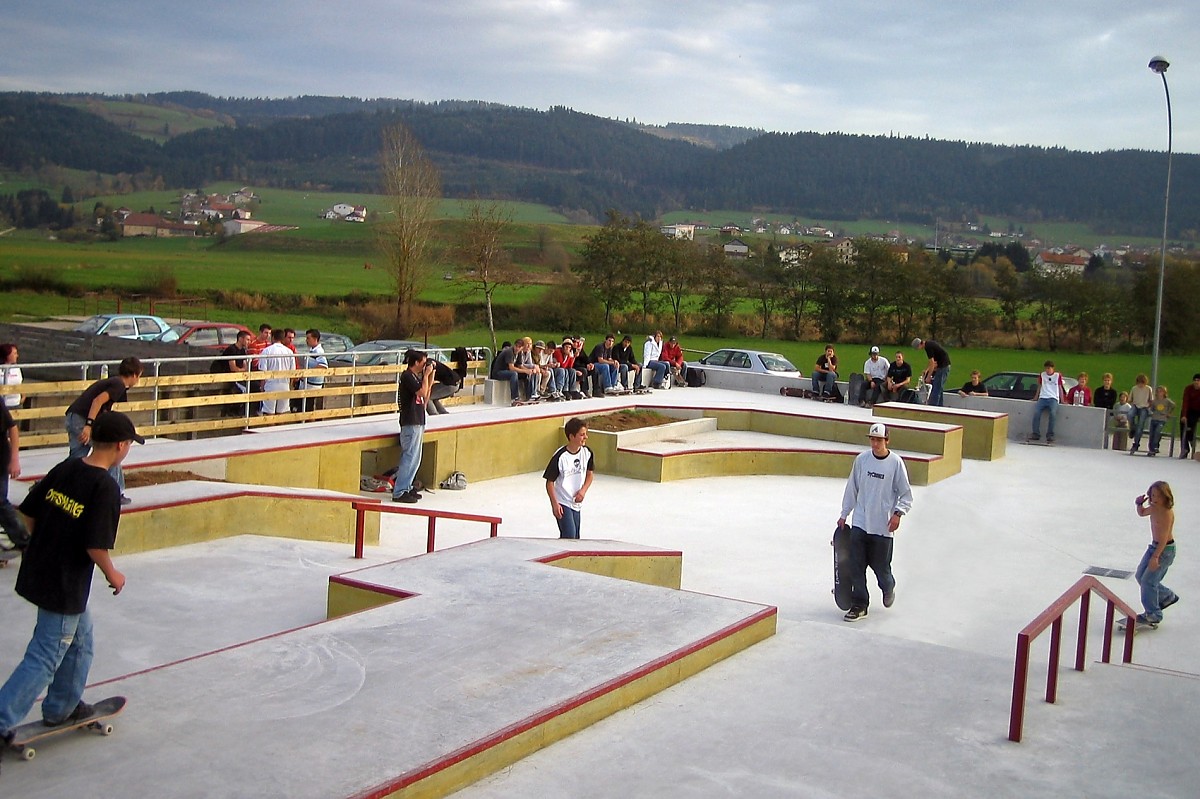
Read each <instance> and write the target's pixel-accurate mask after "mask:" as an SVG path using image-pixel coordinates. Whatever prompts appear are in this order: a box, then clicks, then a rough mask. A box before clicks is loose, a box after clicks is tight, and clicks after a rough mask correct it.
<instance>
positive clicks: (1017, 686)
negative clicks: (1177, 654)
mask: <svg viewBox="0 0 1200 799" xmlns="http://www.w3.org/2000/svg"><path fill="white" fill-rule="evenodd" d="M1092 591H1095V592H1096V593H1098V594H1100V595H1101V596H1102V597H1104V598H1105V600H1106V602H1107V610H1106V611H1105V614H1104V650H1103V652H1102V657H1101V660H1103V662H1105V663H1109V662H1111V659H1112V638H1113V617H1114V615H1115V609H1116V608H1120V610H1121V612H1122V613H1124V614H1125V649H1124V652H1123V653H1122V656H1121V662H1122V663H1130V662H1132V661H1133V629H1134V627H1135V626H1136V625H1135V624H1134V617H1135V616H1137V611H1135V610H1133V609H1132V608H1130V607H1129V606H1128V605H1126V604H1125V603H1124V602H1123V601H1121V598H1120V597H1118V596H1117V595H1116V594H1114V593H1113V592H1112V591H1110V590H1108V588H1107V587H1106V586H1105V585H1104V584H1103V583H1101V582H1100V581H1099V580H1097V579H1096V578H1095V577H1091V576H1085V577H1081V578H1080V579H1079V581H1078V582H1077V583H1075V585H1073V586H1071V587H1070V588H1068V589H1067V591H1066V593H1064V594H1063V595H1062V596H1060V597H1059V598H1058V599H1056V600H1055V601H1054V603H1053V604H1052V605H1050V607H1048V608H1046V609H1045V610H1044V611H1042V613H1041V614H1040V615H1039V616H1038V617H1037V618H1036V619H1034V620H1033V621H1031V622H1029V624H1027V625H1025V629H1023V630H1021V632H1019V633H1017V662H1016V667H1015V669H1014V672H1013V694H1012V710H1011V712H1010V714H1009V719H1008V740H1010V741H1018V742H1019V741H1020V740H1021V729H1022V727H1023V726H1024V722H1025V686H1026V683H1027V681H1028V676H1029V647H1030V645H1031V644H1032V643H1033V640H1034V639H1035V638H1037V637H1038V636H1039V635H1041V634H1042V633H1043V632H1045V631H1046V628H1047V627H1049V628H1051V632H1050V659H1049V665H1048V667H1047V671H1048V674H1047V675H1046V701H1047V702H1050V703H1051V704H1053V703H1054V701H1055V700H1056V699H1057V698H1058V652H1059V644H1060V641H1061V638H1062V621H1063V614H1065V613H1066V612H1067V610H1069V609H1070V607H1071V606H1072V605H1074V604H1075V600H1076V599H1078V600H1079V633H1078V640H1077V641H1076V644H1075V670H1076V671H1083V663H1084V658H1085V654H1086V651H1087V628H1088V609H1089V607H1090V605H1091V592H1092Z"/></svg>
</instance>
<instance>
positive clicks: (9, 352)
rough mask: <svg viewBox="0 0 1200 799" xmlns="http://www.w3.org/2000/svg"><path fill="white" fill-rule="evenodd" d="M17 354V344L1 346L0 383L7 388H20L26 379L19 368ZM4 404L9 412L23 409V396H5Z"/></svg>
mask: <svg viewBox="0 0 1200 799" xmlns="http://www.w3.org/2000/svg"><path fill="white" fill-rule="evenodd" d="M17 354H18V353H17V345H16V344H0V382H3V383H4V385H6V386H19V385H21V381H22V380H23V379H24V378H23V377H22V376H21V367H19V366H17ZM4 404H5V405H7V406H8V409H9V410H11V411H15V410H16V409H17V408H20V407H21V395H20V394H5V395H4Z"/></svg>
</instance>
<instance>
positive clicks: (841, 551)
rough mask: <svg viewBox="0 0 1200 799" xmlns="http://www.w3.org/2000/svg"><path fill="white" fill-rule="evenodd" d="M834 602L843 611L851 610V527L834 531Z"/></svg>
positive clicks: (847, 526)
mask: <svg viewBox="0 0 1200 799" xmlns="http://www.w3.org/2000/svg"><path fill="white" fill-rule="evenodd" d="M829 543H830V544H832V545H833V601H834V602H836V603H837V606H838V607H839V608H841V609H842V610H849V609H850V525H848V524H846V525H841V526H839V527H835V528H834V530H833V540H832V541H830V542H829Z"/></svg>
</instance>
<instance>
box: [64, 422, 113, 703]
mask: <svg viewBox="0 0 1200 799" xmlns="http://www.w3.org/2000/svg"><path fill="white" fill-rule="evenodd" d="M86 424H87V419H84V418H83V417H82V416H80V415H79V414H77V413H68V414H67V459H68V460H69V459H71V458H83V457H86V456H87V454H88V453H89V452H91V451H92V445H91V444H84V443H83V442H82V441H80V440H79V437H80V435H82V434H83V428H84V426H85V425H86ZM108 473H109V474H111V475H112V479H114V480H116V481H117V488H119V489H121V496H125V470H124V469H122V468H121V464H119V463H118V464H117V465H116V466H113V467H112V468H110V469H109V470H108ZM72 710H74V708H72Z"/></svg>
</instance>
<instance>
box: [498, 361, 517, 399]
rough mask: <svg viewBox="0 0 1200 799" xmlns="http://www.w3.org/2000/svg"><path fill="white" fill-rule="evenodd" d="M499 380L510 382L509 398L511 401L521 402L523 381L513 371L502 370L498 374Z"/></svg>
mask: <svg viewBox="0 0 1200 799" xmlns="http://www.w3.org/2000/svg"><path fill="white" fill-rule="evenodd" d="M496 379H497V380H507V381H508V396H509V398H510V399H513V400H519V399H520V398H521V379H520V377H519V376H518V375H517V373H516V372H514V371H513V370H512V369H501V370H500V371H498V372H496Z"/></svg>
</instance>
